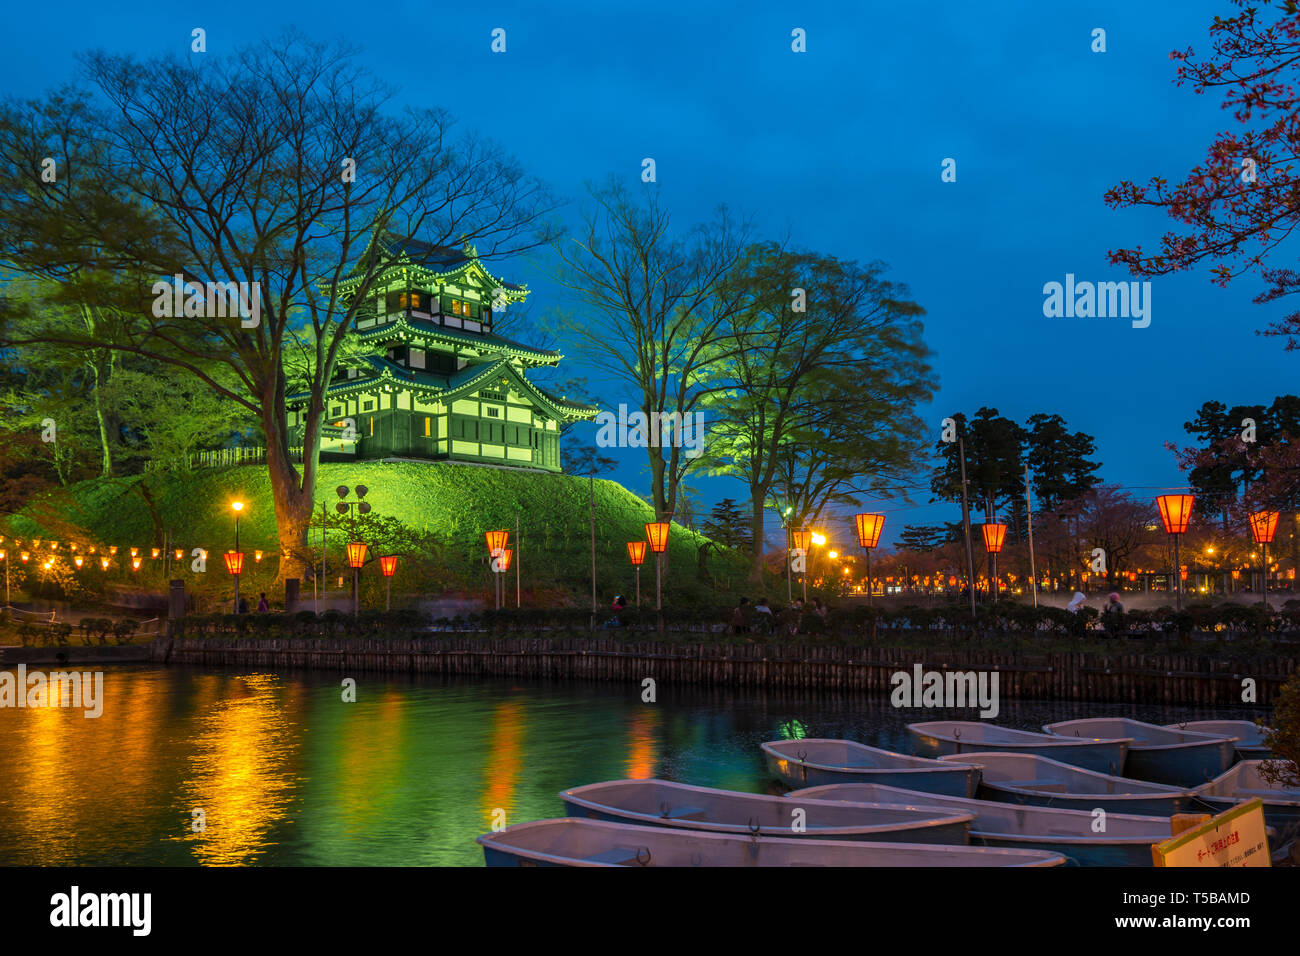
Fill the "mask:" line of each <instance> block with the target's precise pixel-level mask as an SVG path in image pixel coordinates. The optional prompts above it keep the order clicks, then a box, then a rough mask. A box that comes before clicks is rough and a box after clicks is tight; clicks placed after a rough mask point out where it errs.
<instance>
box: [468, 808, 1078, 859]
mask: <svg viewBox="0 0 1300 956" xmlns="http://www.w3.org/2000/svg"><path fill="white" fill-rule="evenodd" d="M478 842H479V844H480V845H482V847H483V860H484V862H485V863H486V864H487V865H488V866H491V867H502V866H510V867H518V866H564V867H589V866H595V867H608V866H626V867H638V866H645V867H651V866H653V867H664V866H668V867H678V866H681V867H685V866H693V867H788V866H826V867H850V866H851V867H918V866H923V867H945V868H946V867H984V866H1061V865H1063V864H1064V863H1065V862H1066V860H1065V858H1064V857H1063V856H1061V855H1059V854H1050V853H1039V852H1034V851H1029V850H1014V849H1007V848H1000V847H998V848H994V847H971V846H936V845H934V844H918V843H879V842H852V841H841V840H800V839H783V838H776V837H758V838H750V837H739V836H733V835H731V834H726V833H708V832H695V831H688V830H677V829H673V828H670V827H640V826H625V825H622V824H616V823H606V822H602V821H597V820H579V819H575V818H573V817H566V818H561V819H557V820H539V821H537V822H535V823H521V824H516V825H515V826H512V827H507V828H506V829H505V830H502V831H500V832H494V833H485V834H483V835H482V836H480V837H478Z"/></svg>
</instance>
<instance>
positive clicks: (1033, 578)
mask: <svg viewBox="0 0 1300 956" xmlns="http://www.w3.org/2000/svg"><path fill="white" fill-rule="evenodd" d="M1025 519H1026V520H1027V521H1028V522H1029V584H1030V587H1031V589H1032V590H1033V592H1034V607H1038V571H1037V570H1036V569H1035V567H1034V502H1033V499H1031V498H1030V497H1029V466H1028V465H1025Z"/></svg>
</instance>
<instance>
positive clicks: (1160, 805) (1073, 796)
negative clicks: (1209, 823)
mask: <svg viewBox="0 0 1300 956" xmlns="http://www.w3.org/2000/svg"><path fill="white" fill-rule="evenodd" d="M979 795H980V797H981V798H982V799H985V800H1000V801H1002V802H1003V803H1021V804H1025V805H1027V806H1033V807H1055V808H1058V809H1062V810H1087V811H1092V810H1105V811H1106V812H1107V813H1133V814H1139V815H1142V816H1160V817H1168V816H1173V815H1174V814H1175V813H1187V812H1188V811H1190V810H1192V809H1194V807H1193V804H1194V803H1195V802H1196V798H1195V797H1194V796H1192V795H1191V794H1188V795H1186V796H1183V795H1169V796H1164V795H1160V796H1150V795H1140V794H1123V793H1119V794H1109V793H1041V792H1036V791H1026V790H1016V789H1007V788H1004V787H1000V786H998V785H997V784H995V783H988V782H986V781H981V782H980V789H979Z"/></svg>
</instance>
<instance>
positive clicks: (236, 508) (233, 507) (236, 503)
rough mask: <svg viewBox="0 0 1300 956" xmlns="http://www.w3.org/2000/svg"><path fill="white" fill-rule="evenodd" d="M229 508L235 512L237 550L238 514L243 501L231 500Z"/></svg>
mask: <svg viewBox="0 0 1300 956" xmlns="http://www.w3.org/2000/svg"><path fill="white" fill-rule="evenodd" d="M230 510H231V511H233V512H234V513H235V550H236V551H238V550H239V515H240V514H241V513H242V512H243V510H244V503H243V502H242V501H232V502H231V503H230Z"/></svg>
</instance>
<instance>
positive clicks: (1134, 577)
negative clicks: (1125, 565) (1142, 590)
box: [1128, 571, 1138, 581]
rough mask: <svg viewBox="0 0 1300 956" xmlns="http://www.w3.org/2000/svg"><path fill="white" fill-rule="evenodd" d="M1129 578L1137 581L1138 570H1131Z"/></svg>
mask: <svg viewBox="0 0 1300 956" xmlns="http://www.w3.org/2000/svg"><path fill="white" fill-rule="evenodd" d="M1128 579H1129V580H1130V581H1136V580H1137V579H1138V573H1137V572H1136V571H1130V572H1129V573H1128Z"/></svg>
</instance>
